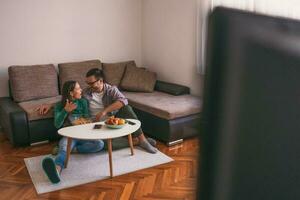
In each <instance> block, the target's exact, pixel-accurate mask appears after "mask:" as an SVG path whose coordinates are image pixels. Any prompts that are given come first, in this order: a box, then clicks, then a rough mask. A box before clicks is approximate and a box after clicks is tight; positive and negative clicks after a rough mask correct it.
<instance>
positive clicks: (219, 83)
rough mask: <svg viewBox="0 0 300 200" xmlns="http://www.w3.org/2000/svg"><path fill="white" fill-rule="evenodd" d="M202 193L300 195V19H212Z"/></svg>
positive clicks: (229, 14)
mask: <svg viewBox="0 0 300 200" xmlns="http://www.w3.org/2000/svg"><path fill="white" fill-rule="evenodd" d="M206 58H207V59H206V60H207V64H206V67H207V69H206V75H205V81H204V95H203V96H204V97H203V113H202V121H201V124H202V130H201V134H202V135H201V139H200V159H199V160H200V161H199V163H200V164H199V167H200V168H199V177H198V178H199V182H198V191H199V192H198V195H197V197H198V198H199V199H202V200H277V199H280V200H298V199H300V22H299V21H297V20H292V19H287V18H280V17H271V16H264V15H260V14H255V13H250V12H245V11H240V10H235V9H229V8H223V7H217V8H215V9H214V11H213V12H212V13H211V15H210V17H209V25H208V40H207V57H206Z"/></svg>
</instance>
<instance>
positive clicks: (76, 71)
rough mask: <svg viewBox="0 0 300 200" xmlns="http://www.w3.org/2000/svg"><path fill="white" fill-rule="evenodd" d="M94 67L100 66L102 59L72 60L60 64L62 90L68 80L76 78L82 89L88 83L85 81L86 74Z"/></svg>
mask: <svg viewBox="0 0 300 200" xmlns="http://www.w3.org/2000/svg"><path fill="white" fill-rule="evenodd" d="M92 68H100V69H101V62H100V60H87V61H83V62H70V63H60V64H58V70H59V84H60V91H62V87H63V84H64V83H65V82H66V81H70V80H74V81H77V82H78V83H79V84H80V87H81V88H82V89H84V88H86V87H87V86H88V85H87V84H86V83H85V75H86V73H87V72H88V71H89V70H90V69H92Z"/></svg>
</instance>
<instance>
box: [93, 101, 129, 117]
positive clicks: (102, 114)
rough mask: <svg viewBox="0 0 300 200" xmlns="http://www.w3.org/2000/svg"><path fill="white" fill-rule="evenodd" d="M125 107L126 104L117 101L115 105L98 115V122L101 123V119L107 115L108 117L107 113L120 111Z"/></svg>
mask: <svg viewBox="0 0 300 200" xmlns="http://www.w3.org/2000/svg"><path fill="white" fill-rule="evenodd" d="M123 106H124V104H123V103H122V102H121V101H115V102H114V103H112V104H110V105H109V106H107V107H106V108H105V109H104V110H103V111H102V112H99V113H98V114H97V115H96V121H100V119H101V118H102V117H104V116H105V115H107V113H109V112H112V111H114V110H119V109H120V108H122V107H123Z"/></svg>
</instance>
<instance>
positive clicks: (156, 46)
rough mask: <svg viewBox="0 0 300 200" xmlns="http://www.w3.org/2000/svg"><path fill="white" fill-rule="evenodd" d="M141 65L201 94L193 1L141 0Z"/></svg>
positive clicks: (162, 77) (161, 78)
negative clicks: (197, 66)
mask: <svg viewBox="0 0 300 200" xmlns="http://www.w3.org/2000/svg"><path fill="white" fill-rule="evenodd" d="M142 16H143V20H142V64H143V65H144V66H145V67H147V68H148V69H150V70H152V71H155V72H157V74H158V78H159V79H160V80H165V81H169V82H174V83H179V84H183V85H187V86H189V87H190V88H191V92H192V94H196V95H201V93H202V76H200V74H198V73H197V68H196V27H197V26H196V0H143V4H142Z"/></svg>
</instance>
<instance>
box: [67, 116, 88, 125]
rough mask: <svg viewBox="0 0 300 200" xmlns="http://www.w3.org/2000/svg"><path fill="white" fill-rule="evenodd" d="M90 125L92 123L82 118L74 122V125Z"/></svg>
mask: <svg viewBox="0 0 300 200" xmlns="http://www.w3.org/2000/svg"><path fill="white" fill-rule="evenodd" d="M88 123H92V121H91V120H90V119H87V118H84V117H80V118H78V119H76V120H74V121H73V122H72V124H73V125H80V124H88Z"/></svg>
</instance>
